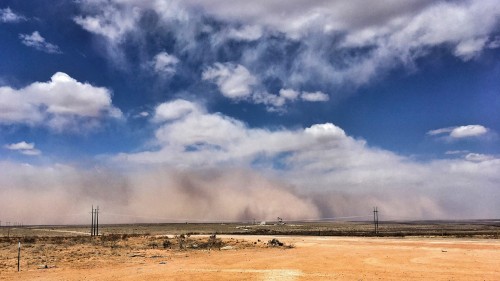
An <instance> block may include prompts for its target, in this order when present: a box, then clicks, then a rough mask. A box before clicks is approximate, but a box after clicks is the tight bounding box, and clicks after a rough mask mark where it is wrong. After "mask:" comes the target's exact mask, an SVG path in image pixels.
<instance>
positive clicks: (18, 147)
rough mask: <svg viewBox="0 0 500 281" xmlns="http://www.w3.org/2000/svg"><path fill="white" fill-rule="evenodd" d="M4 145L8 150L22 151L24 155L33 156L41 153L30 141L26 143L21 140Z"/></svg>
mask: <svg viewBox="0 0 500 281" xmlns="http://www.w3.org/2000/svg"><path fill="white" fill-rule="evenodd" d="M4 147H5V148H6V149H9V150H14V151H18V152H19V153H22V154H24V155H30V156H35V155H40V154H42V152H41V151H40V150H38V149H35V144H34V143H32V142H31V143H27V142H25V141H22V142H18V143H12V144H7V145H5V146H4Z"/></svg>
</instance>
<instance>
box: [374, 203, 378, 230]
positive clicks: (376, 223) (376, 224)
mask: <svg viewBox="0 0 500 281" xmlns="http://www.w3.org/2000/svg"><path fill="white" fill-rule="evenodd" d="M373 226H374V228H375V234H378V209H377V207H373Z"/></svg>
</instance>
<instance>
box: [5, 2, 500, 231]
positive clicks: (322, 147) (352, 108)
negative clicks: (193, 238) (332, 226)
mask: <svg viewBox="0 0 500 281" xmlns="http://www.w3.org/2000/svg"><path fill="white" fill-rule="evenodd" d="M368 5H370V6H369V7H367V3H366V2H365V1H358V0H354V1H352V0H349V1H348V0H337V1H305V0H288V1H263V0H256V1H239V0H237V1H234V0H233V1H227V0H205V1H199V0H183V1H179V0H146V1H139V0H78V1H77V0H75V1H67V0H64V1H63V0H50V1H49V0H37V1H10V0H3V1H1V2H0V38H1V40H0V194H1V196H0V221H3V223H2V224H3V225H5V222H7V221H9V222H22V223H24V224H75V223H85V222H87V220H89V218H88V217H89V216H90V214H89V213H90V212H89V209H90V208H91V206H92V205H94V206H96V205H99V206H100V210H101V216H102V219H101V221H102V222H104V223H123V222H130V223H133V222H184V221H192V222H195V221H253V220H254V219H256V220H258V221H272V220H276V218H277V217H281V218H283V219H284V220H285V221H286V220H320V219H332V220H342V219H370V214H371V211H372V210H373V207H374V206H377V207H378V210H379V215H380V219H382V220H418V219H491V218H499V217H500V204H498V202H499V201H500V138H499V133H500V122H499V121H500V5H498V2H497V1H496V0H468V1H467V0H457V1H435V0H433V1H429V0H424V1H422V0H397V1H396V0H388V1H376V2H373V3H369V4H368Z"/></svg>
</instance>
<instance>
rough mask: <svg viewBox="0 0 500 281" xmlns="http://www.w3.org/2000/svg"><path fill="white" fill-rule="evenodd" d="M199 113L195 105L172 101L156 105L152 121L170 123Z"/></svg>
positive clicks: (187, 102) (183, 101)
mask: <svg viewBox="0 0 500 281" xmlns="http://www.w3.org/2000/svg"><path fill="white" fill-rule="evenodd" d="M199 111H200V109H199V108H198V106H197V105H196V104H195V103H192V102H189V101H186V100H174V101H172V102H169V103H162V104H160V105H158V106H157V107H156V109H155V115H154V117H153V121H155V122H164V121H171V120H175V119H179V118H181V117H184V116H186V115H188V114H191V113H196V112H199Z"/></svg>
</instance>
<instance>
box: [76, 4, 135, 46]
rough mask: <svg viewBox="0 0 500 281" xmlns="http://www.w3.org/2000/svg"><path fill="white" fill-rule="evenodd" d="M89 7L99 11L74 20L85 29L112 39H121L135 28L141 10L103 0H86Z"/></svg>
mask: <svg viewBox="0 0 500 281" xmlns="http://www.w3.org/2000/svg"><path fill="white" fill-rule="evenodd" d="M84 3H85V4H87V5H89V6H88V9H90V10H97V11H99V13H98V14H96V15H95V16H76V17H74V18H73V20H74V21H75V22H76V23H77V24H78V25H80V26H81V27H82V28H83V29H85V30H87V31H89V32H92V33H95V34H98V35H101V36H104V37H105V38H107V39H110V40H111V41H120V40H122V39H123V36H124V35H125V34H126V33H127V32H130V31H132V30H134V29H135V25H136V23H137V20H138V19H139V16H140V10H139V9H138V8H136V7H134V6H126V5H116V6H115V5H110V4H109V3H104V2H102V1H84Z"/></svg>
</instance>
